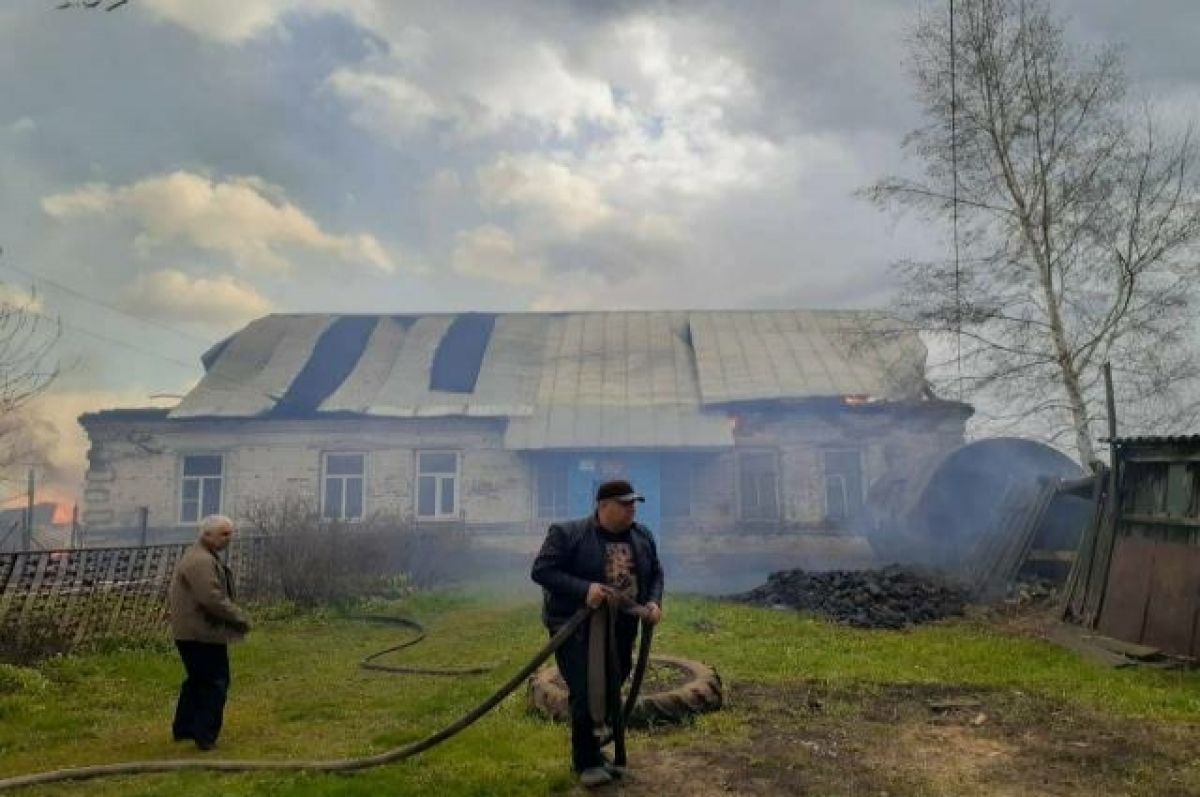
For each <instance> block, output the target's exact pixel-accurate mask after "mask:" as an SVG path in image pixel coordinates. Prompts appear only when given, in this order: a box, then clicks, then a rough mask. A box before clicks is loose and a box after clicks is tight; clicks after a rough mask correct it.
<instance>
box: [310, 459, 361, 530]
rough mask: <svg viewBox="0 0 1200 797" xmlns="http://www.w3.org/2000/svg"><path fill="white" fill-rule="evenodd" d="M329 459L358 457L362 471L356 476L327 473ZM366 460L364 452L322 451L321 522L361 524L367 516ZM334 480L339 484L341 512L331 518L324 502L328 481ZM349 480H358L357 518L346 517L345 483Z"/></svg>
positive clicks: (346, 491) (346, 493)
mask: <svg viewBox="0 0 1200 797" xmlns="http://www.w3.org/2000/svg"><path fill="white" fill-rule="evenodd" d="M330 457H360V458H361V459H362V469H361V470H360V471H359V473H358V474H357V475H355V474H349V473H347V474H342V473H335V474H330V473H329V458H330ZM368 460H369V457H368V456H367V452H366V451H322V452H321V487H320V490H321V492H320V505H321V520H334V521H339V522H342V523H361V522H362V521H363V519H365V518H366V516H367V470H368V464H367V463H368ZM330 479H336V480H337V481H340V482H341V490H342V493H341V495H342V501H341V504H342V506H341V512H340V513H339V516H338V517H333V516H331V515H329V514H327V513H326V500H327V496H328V488H329V480H330ZM351 479H358V480H359V487H358V489H359V503H358V505H359V509H360V510H361V514H360V515H358V516H357V517H347V516H346V496H347V495H348V489H347V483H348V482H349V481H350V480H351Z"/></svg>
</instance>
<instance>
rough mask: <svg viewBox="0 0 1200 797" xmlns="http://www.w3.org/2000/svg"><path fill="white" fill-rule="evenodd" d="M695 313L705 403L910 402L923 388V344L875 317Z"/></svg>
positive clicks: (819, 313)
mask: <svg viewBox="0 0 1200 797" xmlns="http://www.w3.org/2000/svg"><path fill="white" fill-rule="evenodd" d="M689 315H690V323H691V329H692V341H693V345H694V346H695V349H696V365H697V369H698V371H699V376H700V391H701V395H702V397H703V401H704V403H705V404H720V403H726V402H735V401H755V400H761V399H785V398H797V397H812V396H839V395H847V394H862V395H867V396H875V397H878V398H887V399H906V398H912V397H914V396H916V395H918V394H919V392H920V389H921V386H922V385H923V384H924V378H925V346H924V344H922V343H921V341H920V339H919V338H918V337H917V336H916V335H915V334H911V333H910V334H902V333H897V332H894V331H890V330H888V329H887V328H886V327H885V326H884V324H883V322H882V321H881V320H880V319H879V318H878V317H877V316H876V315H874V314H871V313H864V312H858V313H855V312H845V311H819V310H793V311H771V312H697V313H690V314H689Z"/></svg>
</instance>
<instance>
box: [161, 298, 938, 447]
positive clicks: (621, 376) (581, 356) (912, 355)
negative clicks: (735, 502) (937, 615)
mask: <svg viewBox="0 0 1200 797" xmlns="http://www.w3.org/2000/svg"><path fill="white" fill-rule="evenodd" d="M345 318H352V317H345ZM353 318H358V319H361V320H360V321H357V322H355V324H357V326H355V327H354V329H355V330H357V333H356V334H355V335H352V336H351V337H353V338H354V341H356V342H357V343H358V344H361V343H362V342H363V341H364V340H365V347H363V348H361V351H360V353H359V354H358V356H357V357H356V358H355V357H352V356H349V355H345V353H343V354H340V355H339V354H337V353H334V352H332V350H326V349H328V347H325V348H324V349H320V350H319V347H318V345H317V344H318V341H320V340H321V339H322V335H323V334H324V333H325V332H326V330H327V329H329V327H330V325H331V324H333V323H334V322H335V321H337V320H338V317H334V316H322V315H295V316H268V317H267V318H263V319H260V320H259V321H256V322H254V323H252V324H250V325H249V326H248V327H246V328H245V329H244V330H242V331H241V332H239V333H238V334H236V335H234V336H233V337H232V338H231V339H230V340H229V342H228V344H227V345H225V346H223V347H222V348H221V350H220V351H219V352H215V354H216V355H217V356H216V357H215V360H212V361H211V367H210V369H209V372H208V373H207V374H206V375H205V377H204V378H203V379H202V380H201V382H200V384H199V385H197V387H196V388H195V389H194V390H193V391H192V392H191V393H190V394H189V395H188V396H187V397H186V398H185V399H184V400H183V401H182V402H181V403H180V405H179V406H178V407H177V408H176V409H175V410H174V411H173V412H172V414H171V417H178V418H182V417H206V416H221V417H252V416H257V415H261V414H264V413H266V412H268V411H270V410H271V409H272V408H273V407H274V405H275V403H276V401H278V400H279V399H280V398H281V397H283V396H284V395H285V394H286V393H288V391H289V390H293V392H295V390H298V389H299V388H298V387H297V388H295V389H293V382H294V381H295V380H296V379H297V378H298V377H300V376H301V374H302V372H306V371H307V373H308V375H309V376H311V375H312V374H321V375H324V376H323V378H322V384H321V386H320V387H321V390H320V391H318V392H317V394H315V395H317V396H318V397H319V396H327V398H325V399H324V400H323V401H322V402H321V403H320V405H319V407H318V409H317V411H318V412H330V413H337V412H349V413H356V414H363V415H375V416H388V417H436V416H475V417H507V418H511V419H515V418H528V419H529V422H528V424H524V428H521V429H516V430H514V431H513V437H514V440H515V439H518V438H520V439H528V440H529V441H531V442H532V441H534V440H535V438H536V440H541V441H543V442H545V441H552V442H554V443H555V444H557V443H559V442H564V443H565V441H567V440H569V439H571V438H572V436H575V437H578V438H579V439H580V440H584V439H594V438H596V435H597V428H598V427H599V428H604V429H607V430H609V432H611V434H612V435H615V437H616V438H622V439H624V438H627V437H628V438H635V437H640V436H643V435H645V434H650V435H651V436H652V437H654V438H656V439H664V440H666V439H672V440H679V441H681V444H684V445H688V444H692V443H687V442H685V441H694V440H701V439H702V440H707V441H710V442H713V444H716V441H717V440H719V439H725V438H726V437H727V435H726V434H725V433H726V432H727V430H724V429H723V428H722V429H721V430H718V429H717V428H716V427H715V426H710V425H708V424H706V423H705V422H702V421H701V420H697V419H698V418H701V417H703V415H702V413H703V410H704V408H705V407H706V406H710V405H721V404H726V403H731V402H742V401H762V400H768V401H769V400H779V399H804V398H816V397H832V396H842V395H848V394H866V395H870V396H874V397H876V398H882V399H893V400H919V399H920V398H921V389H922V387H923V384H924V383H923V378H924V365H925V348H924V346H923V345H922V344H921V342H920V339H919V338H918V337H917V336H916V335H915V334H914V333H895V334H892V335H890V336H888V337H880V336H878V335H867V334H866V332H867V331H869V330H875V331H878V329H879V328H880V327H881V325H882V322H881V321H880V320H879V317H878V315H877V314H872V313H861V312H851V311H839V312H830V311H813V310H773V311H697V312H684V311H664V312H653V311H628V312H591V313H507V314H497V315H495V316H492V315H490V314H487V315H485V314H463V315H451V314H435V315H424V316H412V315H407V316H357V317H353ZM339 323H343V322H339ZM372 325H373V330H372V331H370V332H369V337H367V335H368V333H367V329H368V327H370V326H372ZM343 326H344V323H343ZM347 329H348V327H347ZM454 330H458V331H457V332H455V331H454ZM358 333H361V334H358ZM456 335H459V336H462V338H463V340H460V341H459V343H473V346H467V347H465V348H463V347H462V346H458V345H457V344H455V345H451V343H448V341H450V340H451V339H453V338H454V337H455V336H456ZM447 336H449V338H448V337H447ZM468 349H469V350H468ZM356 351H358V349H356ZM439 352H441V353H442V355H441V356H442V358H443V360H445V362H444V363H443V364H442V366H441V367H442V368H443V369H445V373H442V374H441V375H440V376H439V375H437V374H435V373H434V370H436V369H435V368H434V363H435V360H437V359H438V356H439V354H438V353H439ZM339 357H340V358H341V359H342V360H356V361H355V362H353V363H349V362H345V361H343V362H341V363H339V364H338V367H336V368H333V367H326V366H328V365H329V364H328V363H326V364H324V365H322V363H316V362H312V359H313V358H316V359H319V360H320V359H329V358H339ZM326 377H327V378H326ZM335 377H337V379H335ZM468 377H471V378H468ZM338 379H340V383H339V384H336V385H335V384H334V382H336V381H338ZM306 380H307V377H306V379H305V380H302V381H306ZM431 385H432V387H431ZM437 388H445V389H437ZM564 407H565V408H570V407H575V408H578V409H579V412H578V413H576V412H564V411H561V408H564ZM599 407H605V408H614V409H616V410H618V412H617V415H620V414H621V413H622V412H627V411H631V410H632V409H633V408H638V407H644V408H660V407H661V408H664V409H663V413H662V414H661V416H659V415H655V413H645V414H641V415H638V416H637V417H632V416H621V417H617V416H613V417H612V418H611V419H610V418H609V417H608V414H607V413H601V415H600V416H599V420H595V419H593V418H591V417H589V412H590V411H591V410H593V409H595V408H599ZM722 423H723V422H722ZM721 425H722V424H718V426H721ZM517 426H522V425H521V424H517ZM660 427H661V428H660ZM538 445H541V443H539V444H538Z"/></svg>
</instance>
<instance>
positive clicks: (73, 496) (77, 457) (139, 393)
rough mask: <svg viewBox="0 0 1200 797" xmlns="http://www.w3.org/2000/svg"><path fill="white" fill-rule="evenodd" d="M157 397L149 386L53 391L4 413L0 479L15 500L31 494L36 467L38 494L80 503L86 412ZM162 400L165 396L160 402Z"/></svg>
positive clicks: (146, 403)
mask: <svg viewBox="0 0 1200 797" xmlns="http://www.w3.org/2000/svg"><path fill="white" fill-rule="evenodd" d="M155 403H156V402H155V401H153V400H150V399H148V398H147V397H146V391H145V390H138V389H131V390H126V391H105V390H89V391H53V392H47V393H43V394H41V395H39V396H37V397H35V398H34V399H32V400H30V401H29V402H28V403H27V404H25V405H24V406H22V407H20V408H19V409H17V410H15V411H14V412H11V413H9V414H8V415H6V416H4V417H0V480H2V481H3V483H4V486H3V488H0V489H3V498H5V499H9V500H8V501H6V502H5V503H6V504H7V505H11V504H12V503H13V502H14V500H15V502H17V503H20V502H23V501H24V500H25V497H24V495H25V483H26V478H27V473H28V470H29V469H30V468H33V470H34V475H35V479H36V484H37V487H36V500H38V501H39V502H40V501H43V500H53V501H54V502H55V503H59V504H74V503H78V502H79V499H80V496H81V495H82V493H83V483H84V472H85V470H86V468H87V450H88V440H87V435H86V434H85V433H84V431H83V427H81V426H80V425H79V416H80V415H82V414H84V413H86V412H96V411H99V410H106V409H114V408H118V407H146V406H153V405H154V404H155ZM157 403H158V404H159V405H161V404H162V402H157Z"/></svg>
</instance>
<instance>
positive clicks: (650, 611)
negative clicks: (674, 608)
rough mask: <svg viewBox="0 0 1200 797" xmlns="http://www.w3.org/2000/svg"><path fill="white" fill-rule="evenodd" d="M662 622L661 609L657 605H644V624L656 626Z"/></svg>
mask: <svg viewBox="0 0 1200 797" xmlns="http://www.w3.org/2000/svg"><path fill="white" fill-rule="evenodd" d="M660 620H662V609H661V608H660V607H659V605H658V604H657V603H647V604H646V622H647V623H649V624H650V625H658V623H659V621H660Z"/></svg>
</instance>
